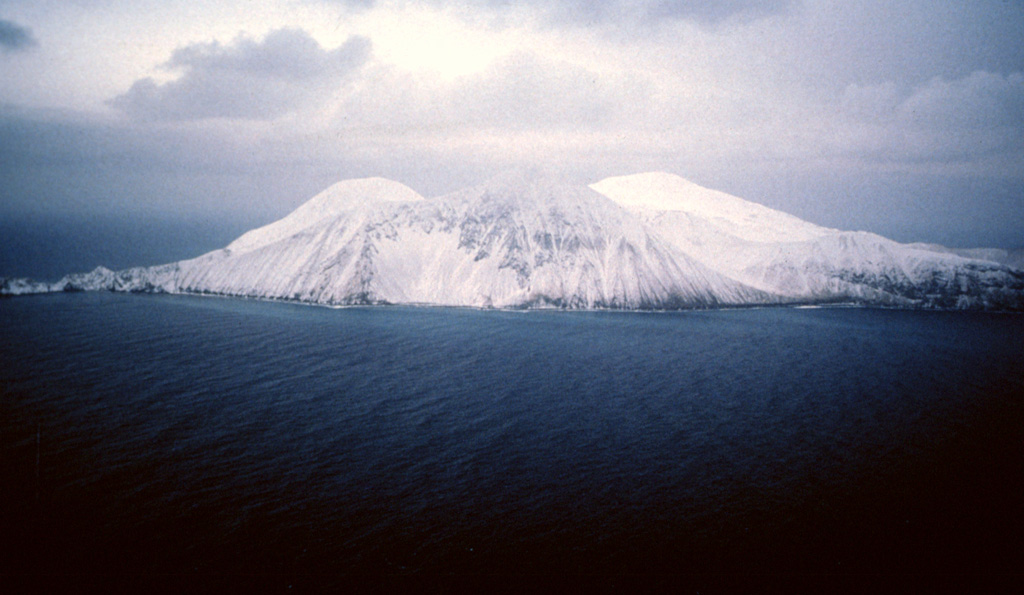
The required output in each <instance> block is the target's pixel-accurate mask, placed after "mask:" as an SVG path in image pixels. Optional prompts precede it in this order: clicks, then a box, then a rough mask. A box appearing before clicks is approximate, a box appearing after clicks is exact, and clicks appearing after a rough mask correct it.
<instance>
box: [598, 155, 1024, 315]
mask: <svg viewBox="0 0 1024 595" xmlns="http://www.w3.org/2000/svg"><path fill="white" fill-rule="evenodd" d="M591 187H592V188H593V189H595V190H597V191H598V192H601V193H602V194H605V195H606V196H608V197H609V198H611V199H612V200H614V201H615V202H616V203H618V204H619V205H621V206H623V207H624V208H627V209H629V210H631V211H633V212H634V213H636V214H637V215H638V216H640V217H641V219H642V220H643V221H644V222H645V223H647V224H648V225H649V226H650V227H651V228H653V229H654V230H656V232H657V233H658V234H660V235H661V236H662V237H663V238H665V239H666V240H668V241H669V242H671V243H673V244H674V245H675V246H676V247H677V248H679V249H680V250H682V251H683V252H685V253H687V254H689V255H691V256H692V257H694V258H695V259H696V260H698V261H699V262H701V263H702V264H704V265H705V266H707V267H708V268H710V269H713V270H716V271H718V272H720V273H722V274H724V275H727V276H729V277H731V278H733V279H736V280H738V281H740V282H742V283H744V284H746V285H749V286H752V287H755V288H758V289H760V290H762V291H766V292H769V293H772V294H775V295H778V296H780V297H782V298H785V299H789V300H794V301H806V302H829V301H832V302H836V301H856V302H863V303H872V304H880V305H894V306H934V307H950V308H964V307H982V308H1012V309H1017V308H1020V307H1021V306H1022V305H1024V302H1022V296H1021V294H1022V292H1024V273H1022V272H1021V271H1019V270H1016V269H1013V268H1011V267H1008V266H1006V265H1003V264H1000V263H998V262H995V261H991V260H985V259H982V258H966V257H963V256H960V255H958V254H953V253H952V252H951V251H946V250H937V249H935V248H934V247H928V246H924V245H906V244H899V243H897V242H894V241H892V240H889V239H886V238H883V237H882V236H879V235H875V234H872V233H868V232H849V231H840V230H836V229H830V228H825V227H820V226H817V225H814V224H811V223H808V222H806V221H803V220H801V219H798V218H796V217H793V216H792V215H788V214H786V213H782V212H780V211H775V210H773V209H769V208H767V207H765V206H763V205H759V204H756V203H753V202H750V201H746V200H743V199H741V198H738V197H735V196H731V195H728V194H725V193H723V192H718V191H715V190H709V189H706V188H703V187H701V186H698V185H696V184H694V183H692V182H689V181H687V180H684V179H683V178H680V177H678V176H674V175H672V174H666V173H647V174H637V175H632V176H621V177H615V178H609V179H606V180H603V181H601V182H598V183H596V184H593V185H592V186H591ZM981 253H983V252H979V254H981Z"/></svg>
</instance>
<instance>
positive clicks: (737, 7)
mask: <svg viewBox="0 0 1024 595" xmlns="http://www.w3.org/2000/svg"><path fill="white" fill-rule="evenodd" d="M792 4H793V0H717V1H715V2H707V1H701V0H659V1H655V2H650V3H649V6H648V7H647V15H648V16H650V17H654V18H680V19H687V20H692V21H696V22H698V23H702V24H718V23H722V22H724V21H727V20H729V19H734V18H736V19H744V20H749V19H756V18H760V17H765V16H769V15H773V14H781V13H785V12H786V11H788V10H790V7H791V5H792Z"/></svg>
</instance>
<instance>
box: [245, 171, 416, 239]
mask: <svg viewBox="0 0 1024 595" xmlns="http://www.w3.org/2000/svg"><path fill="white" fill-rule="evenodd" d="M420 200H423V197H422V196H420V195H419V194H418V193H417V192H416V191H415V190H413V189H412V188H409V187H408V186H406V185H405V184H402V183H400V182H395V181H392V180H388V179H385V178H362V179H357V180H344V181H342V182H338V183H337V184H334V185H333V186H331V187H329V188H327V189H326V190H324V191H323V192H320V193H319V194H317V195H316V196H314V197H313V198H311V199H309V200H308V201H306V202H305V203H303V204H302V206H300V207H299V208H297V209H295V210H294V211H292V212H291V213H290V214H289V215H288V216H287V217H285V218H283V219H280V220H278V221H275V222H274V223H271V224H270V225H265V226H263V227H260V228H258V229H254V230H252V231H250V232H248V233H246V234H244V235H242V236H241V237H239V238H238V239H237V240H235V241H234V242H232V243H231V244H229V245H228V247H227V249H228V250H230V251H232V252H248V251H250V250H255V249H257V248H260V247H262V246H266V245H269V244H273V243H274V242H277V241H279V240H283V239H285V238H287V237H290V236H293V235H295V234H296V233H299V232H300V231H302V230H304V229H307V228H309V227H311V226H313V225H315V224H316V223H318V222H320V221H323V220H324V219H328V218H331V217H336V216H337V215H339V214H341V213H344V212H346V211H352V210H356V209H360V208H369V207H374V206H377V205H381V204H387V203H399V202H413V201H420Z"/></svg>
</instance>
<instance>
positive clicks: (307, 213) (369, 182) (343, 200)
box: [0, 171, 1024, 310]
mask: <svg viewBox="0 0 1024 595" xmlns="http://www.w3.org/2000/svg"><path fill="white" fill-rule="evenodd" d="M940 248H941V247H931V246H924V245H905V244H899V243H897V242H894V241H892V240H889V239H886V238H883V237H881V236H878V235H875V234H871V233H867V232H846V231H839V230H834V229H829V228H825V227H821V226H817V225H814V224H812V223H808V222H806V221H803V220H801V219H799V218H797V217H793V216H791V215H788V214H786V213H782V212H779V211H775V210H772V209H769V208H767V207H764V206H762V205H758V204H756V203H752V202H749V201H746V200H743V199H741V198H738V197H735V196H731V195H728V194H725V193H723V192H718V191H715V190H709V189H707V188H703V187H701V186H698V185H696V184H693V183H691V182H688V181H686V180H684V179H682V178H680V177H678V176H674V175H671V174H665V173H649V174H637V175H633V176H621V177H616V178H609V179H607V180H603V181H601V182H598V183H596V184H593V185H592V186H590V187H587V186H583V185H578V184H568V183H563V182H561V181H559V180H558V179H556V178H554V177H551V176H547V175H545V174H543V173H539V172H536V171H533V172H523V171H515V172H511V173H506V174H502V175H500V176H497V177H495V178H493V179H491V180H489V181H488V182H487V183H485V184H482V185H479V186H475V187H472V188H467V189H464V190H461V191H457V192H453V193H451V194H448V195H445V196H441V197H438V198H432V199H424V198H423V197H422V196H420V195H419V194H417V193H416V192H414V191H413V190H411V189H409V188H408V187H406V186H404V185H402V184H399V183H397V182H391V181H389V180H384V179H381V178H370V179H364V180H349V181H345V182H340V183H338V184H335V185H334V186H332V187H330V188H328V189H327V190H325V191H324V192H321V193H320V194H318V195H316V196H314V197H313V198H312V199H310V200H309V201H307V202H306V203H305V204H303V205H302V206H300V207H298V208H297V209H296V210H295V211H293V212H292V213H291V214H289V215H288V216H286V217H284V218H283V219H281V220H279V221H277V222H274V223H271V224H270V225H267V226H264V227H261V228H258V229H255V230H253V231H250V232H248V233H246V234H244V235H242V236H241V237H239V238H238V239H237V240H235V241H234V242H232V243H231V244H230V245H228V246H227V247H226V248H224V249H221V250H215V251H213V252H210V253H208V254H204V255H202V256H200V257H198V258H194V259H191V260H185V261H180V262H176V263H170V264H167V265H161V266H156V267H139V268H133V269H127V270H124V271H118V272H114V271H109V270H107V269H103V268H102V267H101V268H98V269H96V270H94V271H92V272H90V273H84V274H74V275H68V276H66V277H65V278H64V279H62V280H61V281H59V282H57V283H53V284H45V283H34V282H30V281H27V280H21V279H0V294H5V295H14V294H25V293H39V292H45V291H69V290H70V291H75V290H110V291H141V292H170V293H210V294H218V295H232V296H246V297H257V298H268V299H284V300H296V301H302V302H310V303H317V304H326V305H340V304H384V303H391V304H436V305H456V306H476V307H498V308H536V307H561V308H625V309H675V308H695V307H698V308H699V307H714V306H723V305H731V306H739V305H756V304H772V303H775V304H778V303H837V302H843V303H851V302H852V303H865V304H877V305H891V306H903V307H937V308H991V309H1016V310H1024V271H1020V270H1017V269H1014V268H1012V267H1008V266H1006V265H1004V264H1000V263H998V262H994V261H992V260H987V259H985V258H983V257H984V256H987V255H989V253H990V252H991V251H988V252H987V251H980V250H975V251H956V252H957V253H958V254H960V255H958V254H954V253H953V252H954V251H950V250H944V249H940ZM992 254H995V253H994V252H992ZM1006 256H1007V257H1009V255H1006Z"/></svg>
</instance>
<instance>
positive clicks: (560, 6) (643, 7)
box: [367, 0, 799, 26]
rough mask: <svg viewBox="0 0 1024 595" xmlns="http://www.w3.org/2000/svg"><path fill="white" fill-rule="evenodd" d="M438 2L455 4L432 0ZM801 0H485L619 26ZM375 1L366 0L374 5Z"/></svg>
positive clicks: (736, 14) (749, 11)
mask: <svg viewBox="0 0 1024 595" xmlns="http://www.w3.org/2000/svg"><path fill="white" fill-rule="evenodd" d="M431 1H432V2H433V3H434V4H435V5H446V4H456V3H454V2H452V1H451V0H431ZM798 1H799V0H713V1H710V0H519V1H514V0H486V1H485V4H486V5H487V6H489V7H491V8H492V9H498V10H502V9H507V8H512V7H517V6H523V5H528V6H531V7H532V8H535V9H537V10H539V11H541V13H542V14H544V15H545V16H546V18H547V19H548V20H549V21H550V23H551V24H553V25H581V26H591V25H604V24H614V25H617V26H623V25H629V24H636V23H647V24H649V23H651V22H656V21H665V20H667V21H676V20H686V21H692V22H696V23H699V24H702V25H718V24H720V23H723V22H726V21H730V20H733V19H739V20H751V19H757V18H761V17H765V16H769V15H772V14H778V13H782V12H785V11H787V10H789V9H790V6H791V5H792V4H794V3H795V2H798ZM372 2H373V0H367V4H372Z"/></svg>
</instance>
